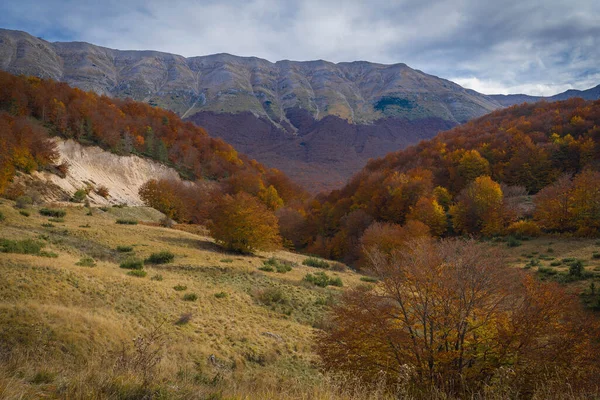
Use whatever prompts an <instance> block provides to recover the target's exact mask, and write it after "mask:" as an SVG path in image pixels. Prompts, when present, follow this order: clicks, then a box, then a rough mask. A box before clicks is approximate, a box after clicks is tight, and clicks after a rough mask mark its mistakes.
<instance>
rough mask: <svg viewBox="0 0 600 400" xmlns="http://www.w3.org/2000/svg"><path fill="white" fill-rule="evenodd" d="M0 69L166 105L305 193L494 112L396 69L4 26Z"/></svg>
mask: <svg viewBox="0 0 600 400" xmlns="http://www.w3.org/2000/svg"><path fill="white" fill-rule="evenodd" d="M0 68H2V69H3V70H6V71H9V72H12V73H16V74H29V75H36V76H41V77H46V78H52V79H55V80H59V81H64V82H67V83H68V84H70V85H72V86H76V87H79V88H81V89H84V90H93V91H95V92H97V93H101V94H106V95H109V96H114V97H132V98H133V99H135V100H141V101H145V102H148V103H150V104H153V105H157V106H161V107H164V108H167V109H171V110H173V111H175V112H177V113H179V114H180V115H181V116H182V117H189V118H190V119H191V120H192V121H194V122H196V123H197V124H199V125H202V126H205V127H206V128H207V129H208V132H209V133H210V134H211V135H212V136H219V137H222V138H223V139H225V140H226V141H228V142H230V143H231V144H233V145H234V146H235V147H237V148H238V149H239V150H240V151H243V152H245V153H247V154H248V155H249V156H251V157H253V158H256V159H257V160H259V161H262V162H264V163H266V164H267V165H268V166H271V167H276V168H279V169H281V170H283V171H284V172H286V173H287V174H288V175H289V176H290V177H291V178H292V179H294V180H296V181H297V182H299V183H301V184H303V185H304V186H305V187H306V188H307V189H309V190H312V191H316V190H322V189H332V188H335V187H338V186H339V185H341V184H343V183H344V182H345V181H346V179H347V178H349V177H350V176H351V175H352V174H353V173H355V172H357V171H358V170H359V169H360V168H362V167H363V166H364V164H365V163H366V161H367V160H368V159H369V158H371V157H380V156H382V155H384V154H385V153H387V152H390V151H396V150H399V149H401V148H403V147H405V146H407V145H410V144H413V143H415V142H417V141H419V140H421V139H427V138H430V137H432V136H434V135H435V134H436V133H437V132H438V131H440V130H445V129H448V128H450V127H452V126H454V125H456V124H457V123H462V122H465V121H467V120H469V119H471V118H474V117H478V116H481V115H483V114H486V113H488V112H490V111H492V110H494V109H496V108H499V107H501V106H500V104H499V103H497V102H496V101H494V100H492V99H491V98H489V97H487V96H485V95H482V94H480V93H477V92H475V91H472V90H467V89H464V88H462V87H461V86H459V85H457V84H455V83H452V82H450V81H447V80H444V79H440V78H437V77H435V76H432V75H427V74H425V73H423V72H421V71H417V70H414V69H411V68H409V67H408V66H407V65H405V64H394V65H382V64H374V63H369V62H364V61H357V62H351V63H338V64H334V63H330V62H327V61H322V60H319V61H308V62H295V61H278V62H276V63H271V62H269V61H267V60H262V59H259V58H254V57H236V56H232V55H228V54H215V55H209V56H203V57H191V58H185V57H182V56H178V55H174V54H168V53H161V52H156V51H120V50H113V49H108V48H104V47H99V46H94V45H91V44H88V43H81V42H69V43H49V42H46V41H44V40H42V39H39V38H36V37H33V36H31V35H29V34H27V33H25V32H19V31H10V30H3V29H0ZM194 114H196V115H194Z"/></svg>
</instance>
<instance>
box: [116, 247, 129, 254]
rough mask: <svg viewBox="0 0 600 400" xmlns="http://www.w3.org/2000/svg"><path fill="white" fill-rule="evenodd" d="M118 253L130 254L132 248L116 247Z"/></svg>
mask: <svg viewBox="0 0 600 400" xmlns="http://www.w3.org/2000/svg"><path fill="white" fill-rule="evenodd" d="M117 251H118V252H119V253H130V252H132V251H133V246H117Z"/></svg>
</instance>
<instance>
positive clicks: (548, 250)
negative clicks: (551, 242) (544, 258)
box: [546, 247, 554, 253]
mask: <svg viewBox="0 0 600 400" xmlns="http://www.w3.org/2000/svg"><path fill="white" fill-rule="evenodd" d="M546 253H554V249H553V248H552V247H548V249H546Z"/></svg>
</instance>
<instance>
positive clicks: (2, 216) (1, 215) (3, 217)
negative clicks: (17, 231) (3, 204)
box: [0, 211, 6, 221]
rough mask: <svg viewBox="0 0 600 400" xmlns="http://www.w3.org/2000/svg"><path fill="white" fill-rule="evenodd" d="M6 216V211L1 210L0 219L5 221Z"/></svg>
mask: <svg viewBox="0 0 600 400" xmlns="http://www.w3.org/2000/svg"><path fill="white" fill-rule="evenodd" d="M5 218H6V217H5V216H4V213H2V211H0V221H4V219H5Z"/></svg>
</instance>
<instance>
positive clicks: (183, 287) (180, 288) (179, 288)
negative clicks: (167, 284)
mask: <svg viewBox="0 0 600 400" xmlns="http://www.w3.org/2000/svg"><path fill="white" fill-rule="evenodd" d="M173 289H175V290H176V291H178V292H183V291H184V290H187V286H183V285H176V286H173Z"/></svg>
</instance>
